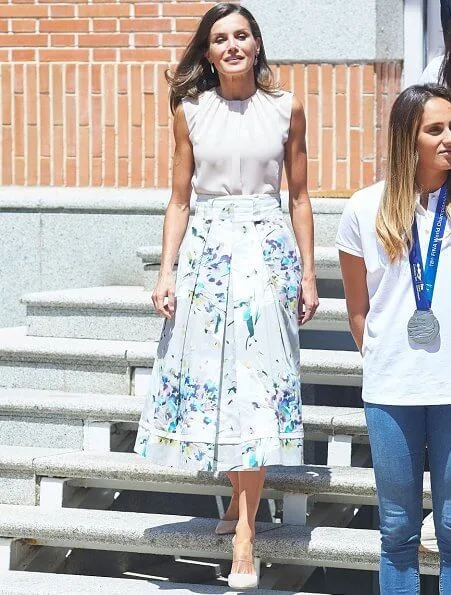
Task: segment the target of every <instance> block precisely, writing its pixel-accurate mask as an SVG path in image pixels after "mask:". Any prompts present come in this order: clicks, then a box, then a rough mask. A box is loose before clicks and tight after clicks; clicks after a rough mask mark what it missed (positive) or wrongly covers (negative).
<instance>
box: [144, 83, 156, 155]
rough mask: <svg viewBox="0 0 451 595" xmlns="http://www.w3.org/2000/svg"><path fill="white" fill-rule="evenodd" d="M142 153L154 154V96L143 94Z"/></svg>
mask: <svg viewBox="0 0 451 595" xmlns="http://www.w3.org/2000/svg"><path fill="white" fill-rule="evenodd" d="M144 154H145V156H146V157H154V156H155V96H154V95H151V94H150V93H148V94H146V95H144Z"/></svg>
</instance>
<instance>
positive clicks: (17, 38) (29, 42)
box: [0, 33, 47, 47]
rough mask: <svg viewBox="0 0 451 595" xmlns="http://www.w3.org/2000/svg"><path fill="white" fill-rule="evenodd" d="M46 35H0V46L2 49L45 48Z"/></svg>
mask: <svg viewBox="0 0 451 595" xmlns="http://www.w3.org/2000/svg"><path fill="white" fill-rule="evenodd" d="M46 45H47V35H26V34H25V33H14V34H9V35H0V46H3V47H21V46H22V47H23V46H25V47H45V46H46Z"/></svg>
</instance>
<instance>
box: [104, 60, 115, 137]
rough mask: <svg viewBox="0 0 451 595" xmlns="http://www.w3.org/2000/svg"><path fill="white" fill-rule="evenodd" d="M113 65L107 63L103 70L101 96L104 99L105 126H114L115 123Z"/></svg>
mask: <svg viewBox="0 0 451 595" xmlns="http://www.w3.org/2000/svg"><path fill="white" fill-rule="evenodd" d="M114 71H115V67H114V66H113V65H112V64H107V65H106V66H105V68H104V70H103V89H104V91H103V96H104V100H105V115H104V118H105V126H114V125H115V123H116V109H115V99H116V87H115V76H114Z"/></svg>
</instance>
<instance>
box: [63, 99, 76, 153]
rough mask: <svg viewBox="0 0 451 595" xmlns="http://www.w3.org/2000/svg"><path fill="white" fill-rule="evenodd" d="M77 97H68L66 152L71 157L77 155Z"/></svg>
mask: <svg viewBox="0 0 451 595" xmlns="http://www.w3.org/2000/svg"><path fill="white" fill-rule="evenodd" d="M75 114H76V97H75V96H73V95H66V151H67V155H68V156H69V157H75V156H76V155H77V133H76V118H75Z"/></svg>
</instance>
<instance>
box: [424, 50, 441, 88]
mask: <svg viewBox="0 0 451 595" xmlns="http://www.w3.org/2000/svg"><path fill="white" fill-rule="evenodd" d="M443 58H444V56H437V57H436V58H432V60H431V61H430V62H429V64H428V65H427V66H426V68H425V69H424V70H423V74H422V75H421V76H420V80H419V83H420V85H425V84H426V83H436V84H437V83H438V82H439V80H438V78H439V74H440V68H441V66H442V62H443Z"/></svg>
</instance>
